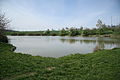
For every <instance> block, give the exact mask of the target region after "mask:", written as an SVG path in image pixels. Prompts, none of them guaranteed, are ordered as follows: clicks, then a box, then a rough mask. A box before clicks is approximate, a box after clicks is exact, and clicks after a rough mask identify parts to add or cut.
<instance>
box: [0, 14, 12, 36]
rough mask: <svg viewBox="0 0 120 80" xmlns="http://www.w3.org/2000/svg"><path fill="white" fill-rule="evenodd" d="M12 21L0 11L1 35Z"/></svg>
mask: <svg viewBox="0 0 120 80" xmlns="http://www.w3.org/2000/svg"><path fill="white" fill-rule="evenodd" d="M9 23H10V20H9V19H8V18H6V17H5V13H3V14H2V13H0V35H4V32H5V30H6V28H7V26H8V24H9Z"/></svg>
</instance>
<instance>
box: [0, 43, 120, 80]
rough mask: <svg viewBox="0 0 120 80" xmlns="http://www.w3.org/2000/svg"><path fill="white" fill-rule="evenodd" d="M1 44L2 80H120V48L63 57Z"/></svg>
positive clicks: (0, 77) (0, 74)
mask: <svg viewBox="0 0 120 80" xmlns="http://www.w3.org/2000/svg"><path fill="white" fill-rule="evenodd" d="M13 48H14V47H13V46H12V45H11V44H6V43H0V80H119V79H120V49H113V50H102V51H98V52H94V53H90V54H84V55H83V54H71V55H68V56H64V57H60V58H50V57H41V56H31V55H28V54H21V53H15V52H13V51H12V50H13Z"/></svg>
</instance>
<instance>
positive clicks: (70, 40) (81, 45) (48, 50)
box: [8, 36, 120, 57]
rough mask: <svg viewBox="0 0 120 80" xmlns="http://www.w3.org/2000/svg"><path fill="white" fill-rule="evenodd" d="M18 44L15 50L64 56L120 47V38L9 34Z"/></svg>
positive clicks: (34, 54) (13, 41)
mask: <svg viewBox="0 0 120 80" xmlns="http://www.w3.org/2000/svg"><path fill="white" fill-rule="evenodd" d="M8 38H9V39H10V43H11V44H13V45H14V46H16V47H17V48H16V50H15V52H20V53H23V54H31V55H33V56H43V57H62V56H66V55H69V54H76V53H80V54H86V53H91V52H94V51H97V50H99V49H112V48H115V47H120V40H118V39H115V38H107V37H104V38H99V37H69V36H64V37H61V36H8Z"/></svg>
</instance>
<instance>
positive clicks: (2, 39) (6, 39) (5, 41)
mask: <svg viewBox="0 0 120 80" xmlns="http://www.w3.org/2000/svg"><path fill="white" fill-rule="evenodd" d="M0 42H4V43H8V38H7V36H3V35H0Z"/></svg>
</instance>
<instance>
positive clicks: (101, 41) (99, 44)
mask: <svg viewBox="0 0 120 80" xmlns="http://www.w3.org/2000/svg"><path fill="white" fill-rule="evenodd" d="M60 41H61V42H63V43H70V44H74V43H76V42H80V43H81V44H83V43H84V44H94V45H95V48H94V49H93V51H94V52H95V51H98V50H102V49H105V48H106V47H105V45H109V46H110V49H111V48H115V47H120V40H119V39H112V38H99V37H98V38H93V39H89V38H85V39H66V38H61V39H60Z"/></svg>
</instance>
